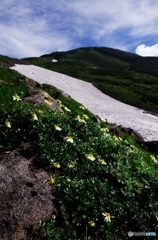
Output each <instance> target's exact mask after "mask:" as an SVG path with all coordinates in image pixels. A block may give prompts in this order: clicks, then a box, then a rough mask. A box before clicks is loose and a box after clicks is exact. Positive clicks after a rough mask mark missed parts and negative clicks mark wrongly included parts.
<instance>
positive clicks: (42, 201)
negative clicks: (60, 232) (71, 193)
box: [0, 149, 55, 240]
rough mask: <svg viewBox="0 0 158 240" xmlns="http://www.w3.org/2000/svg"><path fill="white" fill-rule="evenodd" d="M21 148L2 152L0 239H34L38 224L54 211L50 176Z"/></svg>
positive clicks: (0, 168)
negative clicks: (25, 154) (37, 166)
mask: <svg viewBox="0 0 158 240" xmlns="http://www.w3.org/2000/svg"><path fill="white" fill-rule="evenodd" d="M32 161H33V159H32V158H31V159H26V158H24V157H23V156H21V154H20V152H19V149H15V150H14V151H11V152H9V153H6V152H3V153H1V154H0V239H3V240H30V239H32V238H31V234H33V231H34V230H35V229H34V226H36V223H37V222H39V221H40V220H42V221H47V220H49V219H50V218H51V216H52V214H54V211H55V209H54V207H53V197H52V194H51V187H50V186H49V185H48V184H46V183H45V180H46V179H47V178H48V177H49V176H48V173H47V172H46V171H45V170H43V169H37V168H34V167H33V166H32Z"/></svg>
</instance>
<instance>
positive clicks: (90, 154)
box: [87, 153, 95, 161]
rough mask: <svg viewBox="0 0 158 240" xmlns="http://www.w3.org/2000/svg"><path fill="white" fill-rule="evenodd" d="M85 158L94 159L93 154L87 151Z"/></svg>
mask: <svg viewBox="0 0 158 240" xmlns="http://www.w3.org/2000/svg"><path fill="white" fill-rule="evenodd" d="M87 158H88V159H90V160H91V161H94V160H95V157H94V156H93V154H92V153H89V154H88V155H87Z"/></svg>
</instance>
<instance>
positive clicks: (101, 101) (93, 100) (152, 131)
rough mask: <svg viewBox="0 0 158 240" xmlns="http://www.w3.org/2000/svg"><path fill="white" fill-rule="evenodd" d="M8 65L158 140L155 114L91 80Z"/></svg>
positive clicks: (147, 137) (127, 126)
mask: <svg viewBox="0 0 158 240" xmlns="http://www.w3.org/2000/svg"><path fill="white" fill-rule="evenodd" d="M11 69H14V70H16V71H18V72H19V73H21V74H23V75H25V76H27V77H29V78H31V79H33V80H35V81H37V82H39V83H41V84H43V83H47V84H50V85H52V86H55V87H56V88H58V89H60V90H62V91H64V92H65V93H67V94H68V95H69V96H71V97H72V98H74V99H75V100H76V101H78V102H79V103H81V104H82V105H84V106H85V107H86V108H87V109H89V110H90V111H91V112H92V113H94V114H95V115H98V116H99V117H101V118H103V119H106V120H107V121H108V122H109V123H115V124H117V125H120V126H123V127H126V128H131V129H133V130H135V131H137V132H138V133H139V134H140V135H141V136H142V137H143V139H144V141H158V117H157V116H154V115H151V114H149V113H144V111H143V110H141V109H138V108H135V107H132V106H130V105H127V104H125V103H122V102H119V101H117V100H115V99H113V98H111V97H109V96H107V95H105V94H104V93H102V92H101V91H100V90H98V89H97V88H95V87H94V86H93V85H92V84H91V83H88V82H84V81H82V80H79V79H76V78H72V77H69V76H66V75H64V74H60V73H57V72H53V71H50V70H46V69H44V68H41V67H37V66H34V65H19V64H16V65H15V66H13V67H11Z"/></svg>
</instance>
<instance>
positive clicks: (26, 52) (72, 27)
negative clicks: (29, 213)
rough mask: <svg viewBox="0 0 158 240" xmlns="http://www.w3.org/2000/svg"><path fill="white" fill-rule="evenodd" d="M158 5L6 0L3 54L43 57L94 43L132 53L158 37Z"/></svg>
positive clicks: (133, 0)
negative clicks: (45, 54)
mask: <svg viewBox="0 0 158 240" xmlns="http://www.w3.org/2000/svg"><path fill="white" fill-rule="evenodd" d="M157 9H158V1H157V0H143V1H138V0H121V1H120V0H112V1H109V0H98V1H96V0H91V1H89V0H80V1H78V0H69V1H65V0H58V1H54V0H40V1H32V0H27V1H24V0H21V1H19V0H3V1H2V3H1V7H0V19H1V23H0V32H1V35H0V54H5V55H9V56H17V57H27V56H39V55H42V54H44V53H50V52H52V51H60V50H61V51H66V50H69V49H72V48H77V47H80V46H89V45H93V46H94V45H96V46H108V47H114V48H120V49H122V50H126V51H128V50H130V49H131V48H133V49H134V48H135V46H138V45H140V43H141V42H144V43H146V44H147V39H149V37H151V39H152V37H153V36H154V37H156V36H157V35H158V28H157V25H158V14H157ZM152 44H153V42H151V43H150V45H152ZM147 45H149V44H147Z"/></svg>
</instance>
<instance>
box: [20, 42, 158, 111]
mask: <svg viewBox="0 0 158 240" xmlns="http://www.w3.org/2000/svg"><path fill="white" fill-rule="evenodd" d="M23 60H27V61H29V62H30V63H32V64H34V65H37V66H41V67H44V68H46V69H50V70H53V71H57V72H60V73H64V74H66V75H69V76H72V77H76V78H79V79H82V80H85V81H88V82H91V83H92V84H94V86H96V87H97V88H99V89H100V90H101V91H102V92H104V93H105V94H108V95H109V96H111V97H113V98H115V99H118V100H120V101H122V102H125V103H128V104H130V105H133V106H136V107H139V108H142V109H144V110H147V111H153V112H158V105H157V103H158V58H157V57H141V56H139V55H136V54H133V53H128V52H125V51H120V50H117V49H112V48H106V47H87V48H78V49H75V50H71V51H67V52H53V53H51V54H46V55H43V56H41V57H39V58H27V59H23Z"/></svg>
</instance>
